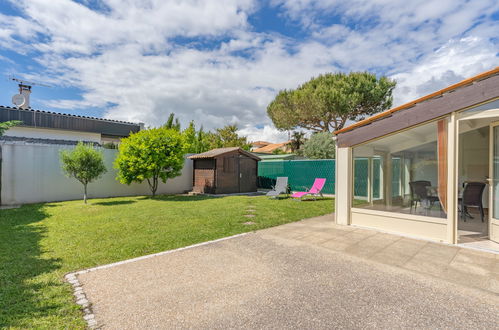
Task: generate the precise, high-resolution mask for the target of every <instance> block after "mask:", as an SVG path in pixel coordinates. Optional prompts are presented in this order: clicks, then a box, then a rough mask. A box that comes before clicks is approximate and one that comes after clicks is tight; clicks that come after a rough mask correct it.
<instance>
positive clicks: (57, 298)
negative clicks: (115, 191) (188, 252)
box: [0, 196, 333, 329]
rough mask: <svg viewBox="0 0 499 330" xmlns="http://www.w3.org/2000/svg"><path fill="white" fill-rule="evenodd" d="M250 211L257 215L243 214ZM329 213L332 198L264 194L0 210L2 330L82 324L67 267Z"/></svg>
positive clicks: (98, 201) (137, 199)
mask: <svg viewBox="0 0 499 330" xmlns="http://www.w3.org/2000/svg"><path fill="white" fill-rule="evenodd" d="M251 208H253V209H254V210H256V211H255V212H254V214H255V217H253V218H247V217H244V215H245V214H247V213H248V212H247V211H246V210H247V209H251ZM332 211H333V202H332V200H331V199H325V200H318V201H315V202H296V201H293V200H290V199H283V200H270V199H267V198H266V197H264V196H258V197H248V196H233V197H218V198H215V197H205V196H160V197H157V198H149V197H126V198H108V199H94V200H90V201H89V204H88V205H84V204H83V202H82V201H70V202H60V203H45V204H33V205H25V206H23V207H21V208H19V209H6V210H0V328H4V327H5V328H42V329H48V328H50V329H54V328H55V329H57V328H71V329H73V328H85V323H84V321H83V319H82V314H81V312H80V310H79V309H78V306H77V305H76V304H74V300H73V296H72V292H71V287H70V286H69V284H67V283H65V282H64V281H63V276H64V275H65V274H66V273H68V272H72V271H76V270H80V269H84V268H88V267H93V266H97V265H102V264H107V263H111V262H116V261H120V260H124V259H129V258H133V257H137V256H141V255H145V254H150V253H155V252H159V251H165V250H170V249H175V248H179V247H182V246H187V245H191V244H195V243H199V242H203V241H208V240H213V239H217V238H221V237H225V236H230V235H234V234H238V233H242V232H247V231H252V230H256V229H262V228H267V227H272V226H276V225H280V224H284V223H288V222H292V221H296V220H300V219H303V218H308V217H314V216H318V215H323V214H326V213H331V212H332ZM246 221H252V222H254V223H255V224H253V225H249V226H248V225H244V222H246Z"/></svg>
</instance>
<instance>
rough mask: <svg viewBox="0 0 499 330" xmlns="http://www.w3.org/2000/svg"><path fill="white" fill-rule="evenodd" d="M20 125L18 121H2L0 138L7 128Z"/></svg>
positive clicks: (20, 122)
mask: <svg viewBox="0 0 499 330" xmlns="http://www.w3.org/2000/svg"><path fill="white" fill-rule="evenodd" d="M21 124H22V121H19V120H11V121H4V122H3V123H0V136H2V135H3V134H4V133H5V132H6V131H7V130H8V129H9V128H11V127H14V126H17V125H21Z"/></svg>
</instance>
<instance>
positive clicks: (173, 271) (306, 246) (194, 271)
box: [73, 216, 499, 329]
mask: <svg viewBox="0 0 499 330" xmlns="http://www.w3.org/2000/svg"><path fill="white" fill-rule="evenodd" d="M73 278H77V280H75V281H74V283H73V285H75V283H76V282H77V285H78V289H77V290H78V295H79V297H80V298H81V297H82V292H83V293H84V295H85V300H86V299H88V300H89V301H90V306H91V307H90V308H88V309H87V312H90V314H89V315H87V316H86V318H87V319H88V320H90V322H91V323H90V324H91V325H93V326H98V327H103V328H107V329H127V328H158V327H159V328H161V327H165V328H169V327H175V328H262V327H267V328H283V327H285V328H288V327H300V328H315V329H317V328H331V327H357V328H358V327H361V328H366V327H368V328H372V327H383V328H405V327H416V328H417V327H419V328H421V327H424V328H428V327H433V328H454V329H458V328H463V329H464V328H493V327H496V326H497V324H499V308H498V306H499V295H498V293H499V255H497V254H492V253H487V252H481V251H476V250H471V249H465V248H462V247H458V246H450V245H443V244H437V243H433V242H428V241H423V240H415V239H411V238H405V237H401V236H396V235H391V234H386V233H381V232H377V231H373V230H365V229H359V228H355V227H347V226H338V225H334V224H333V223H332V217H331V216H323V217H318V218H313V219H308V220H303V221H300V222H295V223H290V224H287V225H283V226H279V227H274V228H270V229H266V230H261V231H258V232H253V233H249V234H243V235H239V236H237V237H234V238H230V239H226V240H222V241H217V242H214V243H209V244H204V245H198V246H195V247H192V248H187V249H181V250H178V251H174V252H171V253H166V254H162V255H157V256H152V257H150V258H141V259H139V260H135V261H131V262H125V263H120V264H117V265H112V266H110V267H103V268H102V267H101V268H98V269H96V270H91V271H88V272H84V273H82V274H79V275H78V274H77V275H76V277H73Z"/></svg>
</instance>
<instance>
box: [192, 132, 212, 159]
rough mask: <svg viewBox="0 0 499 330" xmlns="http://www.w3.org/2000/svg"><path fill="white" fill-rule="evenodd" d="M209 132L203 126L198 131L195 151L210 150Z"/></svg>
mask: <svg viewBox="0 0 499 330" xmlns="http://www.w3.org/2000/svg"><path fill="white" fill-rule="evenodd" d="M207 136H208V133H206V132H205V131H204V130H203V126H201V128H200V129H199V131H197V136H196V147H195V151H194V152H195V153H201V152H205V151H208V150H210V145H209V143H208V138H207Z"/></svg>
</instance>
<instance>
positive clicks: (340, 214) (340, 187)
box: [335, 148, 352, 225]
mask: <svg viewBox="0 0 499 330" xmlns="http://www.w3.org/2000/svg"><path fill="white" fill-rule="evenodd" d="M335 193H336V198H335V217H336V223H337V224H340V225H348V224H350V206H351V202H352V148H336V191H335Z"/></svg>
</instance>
